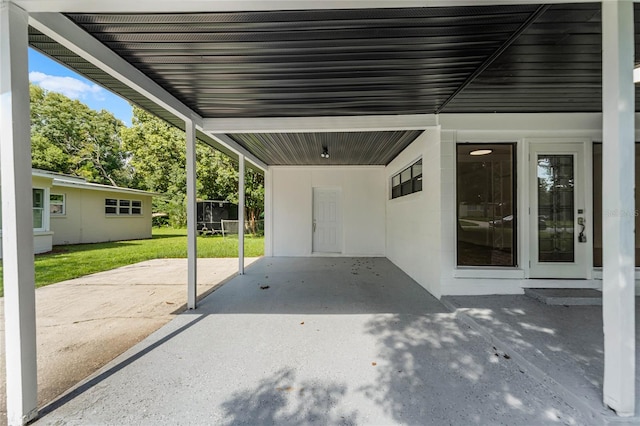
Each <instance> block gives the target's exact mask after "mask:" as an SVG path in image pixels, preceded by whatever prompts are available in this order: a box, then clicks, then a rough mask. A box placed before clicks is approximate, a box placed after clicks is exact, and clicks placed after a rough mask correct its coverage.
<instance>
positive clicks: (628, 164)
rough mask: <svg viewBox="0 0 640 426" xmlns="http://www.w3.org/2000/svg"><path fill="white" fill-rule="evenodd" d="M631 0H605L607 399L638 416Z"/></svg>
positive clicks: (619, 411)
mask: <svg viewBox="0 0 640 426" xmlns="http://www.w3.org/2000/svg"><path fill="white" fill-rule="evenodd" d="M633 26H634V23H633V2H632V1H631V0H618V1H603V2H602V112H603V114H602V115H603V129H602V130H603V154H602V176H603V178H602V187H603V194H602V195H603V196H602V203H603V206H602V207H603V208H602V211H603V244H602V248H603V273H602V275H603V281H602V290H603V294H602V320H603V329H604V384H603V387H604V390H603V394H604V403H605V404H606V405H608V406H609V407H611V408H612V409H614V410H615V411H616V412H617V414H618V415H620V416H633V415H634V414H635V377H636V374H635V361H636V356H635V281H634V269H635V268H634V265H635V241H634V240H635V237H634V221H635V202H634V182H635V164H634V159H635V153H634V149H635V147H634V133H635V129H634V127H635V124H634V110H635V102H634V92H635V87H634V84H633V64H634V29H633Z"/></svg>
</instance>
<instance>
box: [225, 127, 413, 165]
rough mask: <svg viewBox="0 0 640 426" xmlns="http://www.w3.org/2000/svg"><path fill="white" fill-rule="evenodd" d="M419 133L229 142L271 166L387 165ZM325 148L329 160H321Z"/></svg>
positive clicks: (252, 137) (244, 137) (268, 136)
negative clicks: (236, 143) (241, 147)
mask: <svg viewBox="0 0 640 426" xmlns="http://www.w3.org/2000/svg"><path fill="white" fill-rule="evenodd" d="M421 133H422V131H419V130H418V131H404V132H348V133H347V132H337V133H258V134H253V133H252V134H249V133H243V134H234V135H230V136H231V138H232V139H234V140H235V141H236V142H238V143H239V144H240V145H242V146H243V147H244V148H246V149H247V150H249V151H251V152H252V153H254V154H255V155H256V156H257V157H258V158H260V159H261V160H262V161H264V162H265V163H267V164H270V165H274V166H275V165H287V166H288V165H296V164H306V165H321V166H327V165H330V166H334V165H349V164H385V165H386V164H389V163H390V162H391V160H393V159H394V158H395V157H396V156H397V155H398V154H399V153H400V152H402V150H403V149H405V148H406V147H407V146H409V144H410V143H411V142H413V141H414V140H415V138H417V137H418V136H420V134H421ZM323 148H327V149H328V152H329V158H322V157H320V153H322V151H323Z"/></svg>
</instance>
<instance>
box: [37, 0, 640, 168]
mask: <svg viewBox="0 0 640 426" xmlns="http://www.w3.org/2000/svg"><path fill="white" fill-rule="evenodd" d="M635 8H636V28H640V21H639V18H638V15H639V14H638V10H639V8H640V5H635ZM68 16H69V18H70V19H72V20H73V21H74V22H76V23H77V24H78V25H79V26H81V27H82V28H84V29H85V30H86V31H87V32H89V33H90V34H91V35H93V36H94V37H96V38H97V39H98V40H100V41H102V42H103V43H104V44H105V45H106V46H108V47H109V48H111V49H113V50H114V51H115V52H116V53H117V54H119V55H120V56H121V57H123V58H124V59H125V60H127V61H128V62H129V63H131V64H132V65H133V66H135V67H137V68H138V69H140V70H141V71H142V72H144V73H145V74H146V75H147V76H149V77H150V78H152V79H153V80H155V81H156V82H157V83H158V84H160V85H161V86H162V87H164V88H165V89H166V90H167V91H168V92H170V93H171V94H173V95H174V96H175V97H176V98H178V99H180V100H181V101H182V102H184V103H185V104H186V105H187V106H189V107H190V108H192V109H193V110H195V111H196V112H198V113H199V114H201V115H202V116H204V117H214V118H227V117H287V116H297V117H306V116H331V115H339V116H346V115H379V114H385V115H386V114H419V113H434V112H442V113H448V112H505V113H510V112H599V111H601V78H602V73H601V22H600V5H599V4H597V3H590V4H565V5H553V6H544V5H515V6H482V7H440V8H405V9H359V10H308V11H273V12H238V13H198V14H70V15H68ZM636 33H637V32H636ZM30 44H31V45H32V46H33V47H34V48H36V49H38V50H40V51H42V52H44V53H46V54H48V55H49V56H52V57H54V58H55V59H57V60H59V61H60V62H62V63H64V64H66V65H68V66H70V67H71V68H74V69H75V70H76V71H78V72H80V73H81V74H84V75H85V76H87V77H89V78H91V79H92V80H94V81H96V82H97V83H99V84H102V85H103V86H105V87H108V88H110V89H111V90H113V91H115V92H116V93H119V94H121V95H122V96H124V97H126V98H127V99H129V100H131V101H132V102H134V103H136V104H138V105H140V106H142V107H143V108H145V109H148V110H150V111H151V112H153V113H155V114H157V115H159V116H161V117H163V118H165V119H166V120H167V121H169V122H171V123H173V124H176V125H178V126H179V127H182V126H183V124H182V123H181V120H179V119H177V118H176V117H173V116H172V115H171V114H169V113H167V112H166V111H163V110H162V109H161V108H159V107H157V106H155V105H153V103H151V102H149V101H148V100H146V99H145V98H144V97H143V96H141V95H140V94H138V93H136V92H134V91H132V90H131V89H129V88H127V87H126V86H124V85H123V84H121V83H119V82H117V81H116V80H115V79H113V78H112V77H110V76H108V75H107V74H106V73H104V72H102V71H100V70H98V69H96V68H95V67H94V66H93V65H91V64H89V63H87V62H86V61H84V60H82V59H80V58H78V56H77V55H75V54H74V53H73V52H70V51H69V50H67V49H65V48H63V47H61V46H60V45H59V44H57V43H55V42H54V41H52V40H51V39H49V38H48V37H46V36H44V35H42V34H40V33H39V32H37V31H36V30H34V29H31V30H30ZM636 51H637V52H640V43H639V38H638V35H637V34H636ZM637 62H640V61H637ZM638 95H640V93H639V92H638V91H637V96H636V102H637V108H636V109H637V110H639V109H640V108H638V107H640V96H638ZM412 134H413V132H406V133H404V132H385V134H384V135H385V136H386V137H388V138H391V139H388V140H381V139H380V138H374V137H372V138H370V139H369V142H368V144H367V142H366V140H365V139H363V135H366V134H355V135H352V136H353V138H352V143H351V145H349V146H352V145H353V148H352V149H350V150H349V151H345V153H344V155H345V158H344V159H343V160H340V161H343V162H345V163H348V164H381V163H378V161H382V162H383V163H382V164H386V163H387V162H388V161H389V160H388V159H385V158H384V156H380V155H378V156H377V157H375V156H368V157H366V158H365V157H362V156H361V155H360V154H361V152H362V151H366V150H368V151H369V152H372V153H373V152H377V151H376V150H377V149H378V147H379V146H380V144H383V145H385V146H388V147H392V146H393V147H398V146H402V145H403V144H404V143H405V142H406V138H408V137H409V136H408V135H412ZM201 136H202V137H203V138H205V136H204V135H201ZM325 136H326V135H325ZM325 136H313V137H312V135H306V137H305V138H300V137H295V138H294V139H295V140H296V142H295V144H294V142H293V140H294V139H292V137H291V135H286V134H278V135H235V136H234V138H235V140H236V141H238V142H239V143H241V144H243V145H244V146H245V147H246V148H247V149H249V150H250V151H252V152H253V153H254V154H256V155H257V156H258V157H259V158H261V159H262V160H263V161H265V162H266V163H268V164H288V163H287V161H292V160H287V159H286V158H283V157H282V152H278V151H277V150H280V149H293V148H295V147H297V148H296V149H295V152H290V155H291V158H296V161H298V163H296V164H315V163H317V162H318V161H319V157H318V154H317V148H318V147H317V146H316V145H317V144H318V143H317V141H318V140H320V139H321V138H324V137H325ZM327 137H328V136H327ZM341 137H342V136H341ZM414 137H415V136H414ZM336 140H338V138H337V135H336ZM339 140H344V139H339ZM266 141H271V142H270V143H269V144H267V143H266ZM353 141H357V143H354V142H353ZM209 142H211V141H209ZM265 146H272V147H273V148H275V149H274V150H272V151H264V150H263V151H261V149H264V147H265ZM307 152H309V153H311V152H316V154H314V155H313V156H307V155H308V154H306V153H307ZM391 152H394V151H391ZM309 155H310V154H309ZM393 155H395V154H393ZM316 157H317V158H316ZM374 157H375V159H374ZM300 161H307V163H300ZM331 161H332V162H333V161H338V159H336V158H335V157H332V158H331ZM321 164H326V162H323V163H321ZM336 164H337V163H336Z"/></svg>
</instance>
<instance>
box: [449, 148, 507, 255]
mask: <svg viewBox="0 0 640 426" xmlns="http://www.w3.org/2000/svg"><path fill="white" fill-rule="evenodd" d="M515 151H516V150H515V145H513V144H459V145H458V146H457V159H456V181H457V185H456V186H457V188H456V203H457V232H456V234H457V239H458V241H457V251H458V252H457V264H458V266H515V265H516V259H517V257H516V250H515V248H516V247H517V245H516V234H517V232H515V231H516V230H517V219H518V215H517V212H516V210H515V202H514V201H515V200H516V194H515V185H514V184H515V176H516V170H515V158H516V157H515Z"/></svg>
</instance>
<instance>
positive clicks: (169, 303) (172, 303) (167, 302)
mask: <svg viewBox="0 0 640 426" xmlns="http://www.w3.org/2000/svg"><path fill="white" fill-rule="evenodd" d="M164 303H166V304H167V305H175V304H176V302H169V301H165V302H164Z"/></svg>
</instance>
